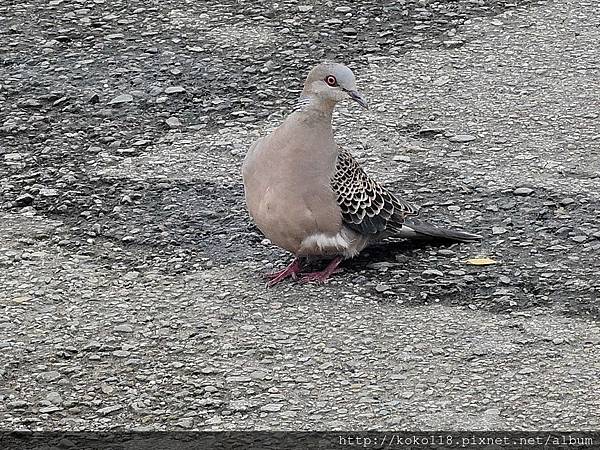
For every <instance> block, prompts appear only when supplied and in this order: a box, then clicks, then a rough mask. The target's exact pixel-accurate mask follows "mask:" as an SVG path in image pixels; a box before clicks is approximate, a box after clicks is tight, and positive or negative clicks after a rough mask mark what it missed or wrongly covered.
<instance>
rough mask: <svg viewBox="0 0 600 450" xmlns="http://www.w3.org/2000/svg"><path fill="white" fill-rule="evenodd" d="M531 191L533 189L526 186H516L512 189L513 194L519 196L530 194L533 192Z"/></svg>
mask: <svg viewBox="0 0 600 450" xmlns="http://www.w3.org/2000/svg"><path fill="white" fill-rule="evenodd" d="M533 192H534V191H533V189H531V188H528V187H519V188H517V189H515V190H514V191H513V194H514V195H518V196H520V197H526V196H528V195H531V194H533Z"/></svg>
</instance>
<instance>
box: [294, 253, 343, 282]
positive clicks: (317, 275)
mask: <svg viewBox="0 0 600 450" xmlns="http://www.w3.org/2000/svg"><path fill="white" fill-rule="evenodd" d="M342 261H343V258H342V257H341V256H337V257H336V258H335V259H333V260H332V261H331V262H330V263H329V264H328V265H327V267H325V269H324V270H322V271H321V272H310V273H307V274H305V275H304V276H303V277H302V278H300V282H301V283H311V282H313V281H314V282H316V283H326V282H327V281H328V280H329V277H330V276H331V275H333V274H334V273H336V272H338V271H339V269H338V266H339V265H340V263H341V262H342Z"/></svg>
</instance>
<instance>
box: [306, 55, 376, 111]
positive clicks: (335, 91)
mask: <svg viewBox="0 0 600 450" xmlns="http://www.w3.org/2000/svg"><path fill="white" fill-rule="evenodd" d="M302 96H305V97H313V98H316V99H317V100H319V101H321V102H325V103H329V104H332V105H335V104H336V103H338V102H341V101H343V100H346V99H348V98H350V99H351V100H354V101H355V102H356V103H358V104H359V105H360V106H362V107H363V108H365V109H369V107H368V105H367V101H366V100H365V98H364V97H363V96H362V94H361V93H360V92H358V90H357V88H356V78H354V74H353V73H352V71H351V70H350V69H349V68H348V67H346V66H345V65H343V64H337V63H329V62H326V63H321V64H319V65H318V66H316V67H315V68H313V69H312V70H311V71H310V73H309V74H308V77H306V81H305V82H304V90H303V91H302Z"/></svg>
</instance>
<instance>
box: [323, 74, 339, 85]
mask: <svg viewBox="0 0 600 450" xmlns="http://www.w3.org/2000/svg"><path fill="white" fill-rule="evenodd" d="M325 83H327V84H328V85H329V86H337V80H336V79H335V77H334V76H333V75H329V76H328V77H327V78H325Z"/></svg>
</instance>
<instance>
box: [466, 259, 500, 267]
mask: <svg viewBox="0 0 600 450" xmlns="http://www.w3.org/2000/svg"><path fill="white" fill-rule="evenodd" d="M467 264H471V265H472V266H489V265H491V264H498V261H496V260H493V259H490V258H473V259H467Z"/></svg>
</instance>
